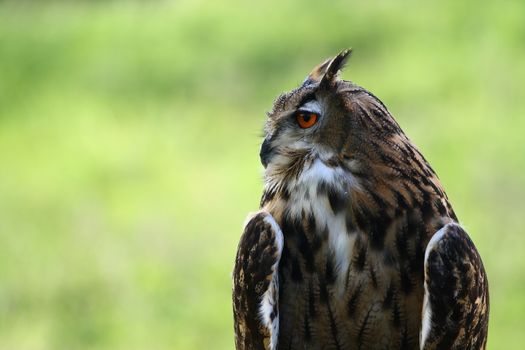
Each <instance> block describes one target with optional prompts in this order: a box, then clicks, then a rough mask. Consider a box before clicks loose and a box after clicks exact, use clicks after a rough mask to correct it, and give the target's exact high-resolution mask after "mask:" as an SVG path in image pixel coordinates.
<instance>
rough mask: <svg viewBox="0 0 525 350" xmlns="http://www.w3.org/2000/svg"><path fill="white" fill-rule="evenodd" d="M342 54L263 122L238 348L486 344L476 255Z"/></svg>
mask: <svg viewBox="0 0 525 350" xmlns="http://www.w3.org/2000/svg"><path fill="white" fill-rule="evenodd" d="M348 55H349V51H344V52H342V53H341V54H339V55H338V56H336V57H335V58H334V59H332V60H327V61H325V62H324V63H322V64H320V65H319V66H317V67H316V68H315V69H314V70H313V71H312V72H311V73H310V74H309V76H308V77H307V79H306V80H305V82H304V83H303V84H302V85H301V86H300V87H299V88H297V89H295V90H293V91H292V92H290V93H286V94H283V95H281V96H280V97H279V98H277V100H276V101H275V103H274V107H273V109H272V111H271V112H270V113H269V115H268V121H267V124H266V128H265V140H264V142H263V145H262V147H261V154H260V156H261V161H262V163H263V165H264V166H265V187H264V192H263V195H262V199H261V203H260V207H261V210H260V212H259V213H258V214H256V215H255V216H254V217H253V218H252V219H251V220H249V221H248V224H247V225H246V227H245V231H244V233H243V236H242V238H241V241H240V243H239V248H238V253H237V259H236V264H235V269H234V274H233V277H234V290H233V299H234V318H235V331H236V346H237V349H420V348H422V349H449V348H453V349H481V348H484V347H485V344H486V337H487V326H488V286H487V279H486V276H485V272H484V269H483V265H482V262H481V259H480V257H479V255H478V253H477V251H476V249H475V247H474V245H473V243H472V241H471V240H470V239H469V238H468V235H467V234H466V232H465V231H464V230H463V229H462V228H461V227H460V226H459V225H458V224H457V218H456V215H455V214H454V211H453V209H452V206H451V205H450V203H449V201H448V199H447V196H446V194H445V191H444V189H443V187H442V185H441V183H440V181H439V179H438V178H437V176H436V174H435V173H434V171H433V170H432V168H431V167H430V165H429V164H428V163H427V161H426V160H425V158H424V157H423V155H422V154H421V153H420V152H419V151H418V150H417V148H416V147H415V146H414V145H413V144H412V143H411V141H410V140H409V139H408V138H407V137H406V136H405V134H404V133H403V131H402V130H401V128H400V127H399V125H398V124H397V122H396V121H395V120H394V118H393V117H392V116H391V115H390V113H389V112H388V110H387V108H386V107H385V106H384V104H383V103H382V102H381V101H380V100H379V99H377V98H376V97H375V96H374V95H372V94H371V93H370V92H368V91H366V90H365V89H363V88H361V87H359V86H357V85H355V84H353V83H351V82H348V81H344V80H341V79H339V77H338V74H339V72H340V69H341V68H342V66H343V65H344V63H345V61H346V59H347V57H348ZM311 118H314V119H311ZM305 120H306V121H307V122H311V121H312V120H313V121H314V125H313V126H311V127H310V126H308V127H307V128H303V127H302V126H301V125H303V124H304V121H305ZM301 122H303V123H301ZM310 124H311V123H309V124H308V125H310ZM305 125H306V124H305ZM268 237H270V239H269V238H268ZM431 239H432V240H431ZM429 242H430V243H431V244H429ZM261 252H270V253H267V254H266V255H265V254H262V253H261ZM248 275H249V276H251V277H249V278H248ZM254 286H259V287H260V288H259V289H257V288H256V287H254ZM277 291H278V292H277ZM268 305H271V307H268ZM272 337H273V338H272ZM270 339H273V341H270Z"/></svg>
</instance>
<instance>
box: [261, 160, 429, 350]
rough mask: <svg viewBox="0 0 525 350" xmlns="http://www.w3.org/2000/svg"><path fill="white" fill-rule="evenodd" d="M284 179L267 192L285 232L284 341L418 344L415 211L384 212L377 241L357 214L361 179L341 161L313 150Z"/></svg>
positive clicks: (293, 345) (298, 345)
mask: <svg viewBox="0 0 525 350" xmlns="http://www.w3.org/2000/svg"><path fill="white" fill-rule="evenodd" d="M286 184H287V185H286V186H285V187H281V188H279V190H276V191H275V193H274V194H272V195H271V196H268V195H267V198H266V201H265V200H264V197H263V204H264V206H265V208H266V209H267V210H269V211H270V212H271V213H272V215H273V216H274V217H275V218H276V220H277V221H278V223H279V225H280V226H281V228H282V231H283V235H284V248H283V253H282V257H281V262H280V265H279V281H280V282H279V284H280V290H279V307H280V315H281V319H280V331H279V341H278V344H279V348H286V349H305V348H306V349H320V348H323V349H331V348H333V349H350V348H357V347H359V346H361V347H362V348H366V349H376V348H377V349H389V348H391V349H396V348H402V347H405V348H417V347H418V334H419V324H420V320H421V317H420V313H421V312H420V310H421V302H422V296H423V282H422V281H423V277H422V274H423V272H422V270H421V271H419V270H418V269H419V267H418V265H421V266H423V263H422V258H423V251H421V252H419V251H420V247H419V246H414V245H411V243H410V242H412V241H409V239H408V238H409V236H408V230H410V229H412V231H413V230H414V227H411V226H415V225H417V221H418V219H417V217H415V216H414V215H413V214H411V213H410V211H409V210H405V211H403V212H401V213H399V214H398V216H396V217H393V218H386V219H383V220H384V222H383V223H382V224H381V227H382V229H383V230H384V231H385V232H384V237H383V238H384V244H382V245H381V247H376V246H374V245H373V244H371V242H372V240H371V239H370V234H371V233H370V232H368V231H369V230H367V227H368V226H364V225H363V223H362V222H359V221H360V213H361V212H362V211H366V210H367V209H365V207H359V205H358V198H362V197H363V186H362V183H361V182H360V181H358V180H357V179H356V178H355V177H354V176H352V175H351V172H349V171H348V168H347V167H346V166H345V165H344V164H343V163H341V162H340V161H336V160H334V159H322V158H321V157H308V158H306V160H304V162H303V166H302V169H301V170H300V171H298V172H297V174H296V176H295V177H294V178H293V179H288V181H287V182H286ZM365 197H366V196H365ZM361 214H362V215H365V216H368V217H370V213H369V212H366V213H361ZM413 216H414V217H413ZM370 227H374V225H373V224H372V225H371V226H370ZM398 230H402V231H403V230H405V231H406V232H407V234H406V235H405V236H403V235H399V234H398ZM405 231H403V232H405ZM403 234H404V233H403ZM396 237H397V242H396ZM414 242H417V240H416V241H414ZM399 244H401V245H402V244H406V246H404V247H403V249H405V250H406V252H405V253H403V254H404V257H400V256H399V249H398V248H399V247H398V246H397V245H399ZM419 255H420V256H419ZM410 259H412V261H411V260H410ZM410 265H411V266H412V267H413V269H412V268H411V267H410ZM405 270H406V272H405ZM416 270H418V271H416ZM403 288H404V290H403Z"/></svg>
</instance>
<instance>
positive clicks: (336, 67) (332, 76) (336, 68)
mask: <svg viewBox="0 0 525 350" xmlns="http://www.w3.org/2000/svg"><path fill="white" fill-rule="evenodd" d="M351 54H352V49H346V50H343V51H341V52H340V53H339V54H338V55H337V56H335V57H334V59H333V60H331V61H330V63H329V65H328V67H327V68H326V73H325V74H324V76H323V79H322V80H321V83H320V84H319V85H320V86H325V87H328V86H330V85H332V84H333V83H334V82H335V81H336V80H337V78H338V77H339V73H340V72H341V70H343V68H344V67H345V64H346V62H347V61H348V59H349V58H350V55H351Z"/></svg>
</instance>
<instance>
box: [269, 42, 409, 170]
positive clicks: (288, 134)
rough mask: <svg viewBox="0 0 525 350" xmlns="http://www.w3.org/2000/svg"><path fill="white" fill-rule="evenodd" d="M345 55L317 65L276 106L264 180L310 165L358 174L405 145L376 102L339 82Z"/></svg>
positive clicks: (353, 86)
mask: <svg viewBox="0 0 525 350" xmlns="http://www.w3.org/2000/svg"><path fill="white" fill-rule="evenodd" d="M350 53H351V51H350V50H344V51H342V52H341V53H339V54H338V55H337V56H335V57H334V58H332V59H328V60H326V61H324V62H323V63H321V64H319V65H318V66H316V67H315V68H314V69H313V70H312V71H311V72H310V74H308V76H307V77H306V79H305V80H304V82H303V83H302V85H301V86H299V87H298V88H296V89H294V90H292V91H290V92H288V93H284V94H282V95H280V96H279V97H278V98H277V99H276V100H275V102H274V105H273V108H272V110H271V111H270V112H269V113H268V119H267V122H266V126H265V138H264V141H263V144H262V146H261V151H260V158H261V162H262V164H263V166H264V167H265V168H266V176H267V177H268V176H269V177H272V178H274V180H275V179H276V178H284V177H286V176H288V177H289V176H294V175H297V174H299V173H300V172H301V170H302V169H304V166H305V163H307V162H308V161H311V160H312V159H319V160H321V161H322V162H324V163H325V164H328V165H330V164H331V163H333V164H335V163H344V164H346V166H347V167H352V166H354V167H360V168H361V169H362V165H363V164H366V165H370V164H373V163H374V162H375V163H381V162H382V161H383V160H382V158H384V156H383V154H384V153H385V150H384V148H385V147H386V148H387V149H388V148H392V147H394V146H395V145H393V143H395V142H396V141H395V138H396V137H400V138H403V139H406V138H405V137H404V135H403V133H402V131H401V129H400V128H399V125H398V124H397V123H396V121H395V120H394V119H393V117H392V116H391V115H390V113H389V112H388V110H387V109H386V107H385V105H384V104H383V103H382V102H381V101H380V100H379V99H378V98H376V97H375V96H374V95H372V94H371V93H370V92H368V91H367V90H365V89H363V88H361V87H359V86H357V85H356V84H354V83H352V82H350V81H346V80H342V79H341V78H340V72H341V70H342V68H343V67H344V65H345V63H346V61H347V60H348V58H349V57H350ZM392 140H393V141H392ZM354 170H356V171H357V169H354Z"/></svg>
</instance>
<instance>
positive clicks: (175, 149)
mask: <svg viewBox="0 0 525 350" xmlns="http://www.w3.org/2000/svg"><path fill="white" fill-rule="evenodd" d="M349 46H351V47H353V48H354V49H355V52H354V56H353V57H352V59H351V62H350V64H349V66H348V67H347V69H346V71H345V73H344V77H345V78H346V79H350V80H353V81H355V82H356V83H358V84H360V85H362V86H364V87H366V88H368V89H369V90H371V91H372V92H374V93H375V94H376V95H377V96H379V97H380V98H381V99H382V100H383V101H384V102H385V103H386V105H387V106H388V107H389V109H390V110H391V112H392V113H393V114H394V115H395V116H396V117H397V119H398V121H399V123H400V124H401V126H402V127H403V128H404V130H405V132H406V133H407V134H408V135H409V137H411V139H412V140H413V141H414V142H415V143H416V144H417V145H418V146H419V147H420V149H421V150H422V152H423V153H424V154H425V156H426V157H427V158H428V160H429V161H430V162H431V164H432V165H433V167H434V169H435V170H436V171H437V172H438V174H439V176H440V178H441V179H442V181H443V183H444V185H445V188H446V189H447V192H448V194H449V197H450V198H451V200H452V203H453V204H454V207H455V210H456V213H457V214H458V216H459V217H460V219H461V221H462V223H463V224H464V225H465V226H466V227H467V229H468V231H469V233H470V235H471V236H472V238H473V240H474V241H475V243H476V244H477V246H478V248H479V251H480V252H481V255H482V257H483V259H484V262H485V266H486V269H487V272H488V275H489V280H490V286H491V323H490V332H489V348H490V349H522V347H523V343H524V342H525V333H524V332H523V330H524V329H525V328H524V327H525V323H524V321H523V315H524V314H525V272H524V269H525V253H524V252H525V226H524V224H523V221H524V220H525V200H524V199H525V141H524V139H525V136H524V134H525V113H524V112H525V83H524V81H525V63H524V62H525V2H523V1H462V2H458V1H455V0H447V1H428V2H425V3H424V4H423V3H422V2H419V1H415V0H413V1H404V2H394V1H386V0H383V1H375V2H371V1H364V0H361V1H353V2H350V1H330V2H321V1H318V2H317V1H298V0H296V1H289V2H284V1H264V2H255V1H240V0H239V1H222V2H220V1H211V0H209V1H204V0H197V1H189V0H180V1H142V2H138V1H137V2H134V1H128V2H124V1H122V2H111V1H92V2H91V1H83V2H46V3H45V2H43V1H34V2H27V1H16V2H14V1H13V2H2V3H0V245H1V246H0V349H12V350H25V349H67V350H70V349H127V350H132V349H232V348H233V331H232V317H231V306H230V285H231V282H230V271H231V268H232V265H233V260H234V255H235V250H236V247H237V242H238V239H239V235H240V232H241V226H242V223H243V221H244V218H245V216H246V214H247V213H248V212H249V211H253V210H256V209H257V206H258V201H259V196H260V193H261V187H262V184H261V174H262V167H261V165H260V163H259V159H258V147H259V143H260V135H261V130H262V125H263V122H264V120H265V111H267V110H268V109H269V108H270V107H271V105H272V101H273V98H274V97H275V96H276V95H277V94H279V93H280V92H282V91H283V90H288V89H290V88H293V87H294V86H296V84H297V83H299V82H301V81H302V80H303V78H304V77H305V75H306V74H307V72H308V71H309V70H310V69H311V68H312V67H313V66H314V65H316V64H317V63H319V62H320V61H321V60H323V59H324V58H326V57H328V56H331V55H334V54H335V53H337V52H338V51H339V50H341V49H343V48H346V47H349Z"/></svg>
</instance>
